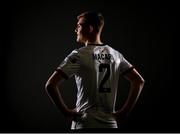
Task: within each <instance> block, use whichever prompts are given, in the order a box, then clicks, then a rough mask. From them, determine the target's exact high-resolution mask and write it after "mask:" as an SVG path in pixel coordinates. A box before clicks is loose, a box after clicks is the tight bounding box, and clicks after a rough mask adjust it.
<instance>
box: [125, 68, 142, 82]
mask: <svg viewBox="0 0 180 134" xmlns="http://www.w3.org/2000/svg"><path fill="white" fill-rule="evenodd" d="M124 77H125V78H126V79H127V80H128V81H130V82H131V83H144V79H143V77H142V76H141V75H140V74H139V73H138V71H137V70H136V69H135V68H133V69H131V70H130V71H129V72H127V73H126V74H124Z"/></svg>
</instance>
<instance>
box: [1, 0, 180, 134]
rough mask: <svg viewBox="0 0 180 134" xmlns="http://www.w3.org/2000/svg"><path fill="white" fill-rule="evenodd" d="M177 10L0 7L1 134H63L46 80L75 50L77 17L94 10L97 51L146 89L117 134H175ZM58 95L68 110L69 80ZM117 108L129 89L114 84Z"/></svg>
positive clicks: (137, 5)
mask: <svg viewBox="0 0 180 134" xmlns="http://www.w3.org/2000/svg"><path fill="white" fill-rule="evenodd" d="M176 5H177V3H173V2H172V1H171V2H169V1H168V2H165V1H163V2H160V1H151V2H135V1H134V2H132V3H126V2H120V3H117V2H112V1H111V2H110V1H109V2H105V1H97V2H95V1H92V0H86V1H74V2H72V1H59V2H40V3H36V2H32V1H26V2H25V3H24V2H13V3H10V2H4V3H2V5H1V29H2V30H1V33H2V36H1V37H2V39H1V45H0V63H1V64H0V73H1V81H0V84H1V88H0V105H1V107H0V111H1V112H0V123H1V124H0V132H68V130H69V128H70V125H71V123H70V122H69V121H67V120H66V119H65V118H64V117H63V116H62V114H61V113H60V112H59V111H58V110H57V108H56V107H55V106H54V105H53V104H52V103H51V102H50V100H49V98H48V96H47V94H46V92H45V89H44V86H45V83H46V81H47V79H48V77H49V76H50V75H51V74H52V73H53V71H54V69H55V68H56V67H57V66H58V65H59V64H60V63H61V61H62V60H63V59H64V58H65V57H66V56H67V55H68V54H69V53H70V52H71V51H72V50H73V49H75V48H77V47H80V46H78V45H77V43H76V41H75V39H76V36H75V33H74V29H75V27H76V21H77V20H76V16H77V15H79V14H80V13H81V12H84V11H86V10H98V11H100V12H102V14H103V15H104V17H105V27H104V30H103V34H102V40H103V42H104V43H107V44H109V45H110V46H112V47H113V48H115V49H117V50H118V51H120V52H121V53H122V54H123V55H124V56H125V57H126V58H127V59H128V60H129V61H130V62H131V63H132V64H133V65H134V66H135V67H136V69H137V70H138V71H139V72H140V73H141V74H142V76H143V77H144V79H145V81H146V83H145V86H144V90H143V91H142V94H141V95H140V98H139V100H138V102H137V105H136V107H135V108H134V109H133V111H132V113H131V115H130V116H129V118H128V119H127V120H125V121H123V122H122V123H119V125H120V128H119V129H118V130H117V131H118V132H180V127H179V123H176V122H177V121H179V119H180V118H179V110H178V107H179V102H178V100H179V98H178V90H179V88H178V87H176V86H175V85H178V84H176V81H175V76H176V75H175V73H176V71H177V66H175V65H176V63H177V61H176V60H175V54H176V53H175V48H174V47H175V45H176V37H177V35H176V27H177V22H176V19H177V11H176V10H177V8H176ZM62 88H63V89H64V90H63V91H62V93H63V96H64V99H65V100H66V103H67V105H68V106H69V107H71V108H73V106H74V104H75V100H76V98H75V93H76V85H75V83H74V79H73V78H72V79H70V80H69V81H66V82H65V83H64V84H63V85H62ZM119 89H120V90H119V92H118V100H117V108H119V107H120V106H121V105H122V103H123V100H124V99H125V97H126V94H127V92H128V91H127V89H128V83H127V81H125V80H124V79H120V85H119Z"/></svg>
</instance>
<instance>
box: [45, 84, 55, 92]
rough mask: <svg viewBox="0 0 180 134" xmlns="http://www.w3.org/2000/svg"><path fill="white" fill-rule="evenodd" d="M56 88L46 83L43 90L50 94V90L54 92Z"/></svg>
mask: <svg viewBox="0 0 180 134" xmlns="http://www.w3.org/2000/svg"><path fill="white" fill-rule="evenodd" d="M55 88H56V86H54V85H53V84H52V83H50V82H46V84H45V90H46V92H47V93H50V92H51V91H52V90H54V89H55Z"/></svg>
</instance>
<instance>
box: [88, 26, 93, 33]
mask: <svg viewBox="0 0 180 134" xmlns="http://www.w3.org/2000/svg"><path fill="white" fill-rule="evenodd" d="M93 30H94V28H93V26H91V25H90V26H89V33H92V32H93Z"/></svg>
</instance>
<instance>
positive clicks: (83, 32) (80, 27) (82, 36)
mask: <svg viewBox="0 0 180 134" xmlns="http://www.w3.org/2000/svg"><path fill="white" fill-rule="evenodd" d="M75 32H76V34H77V38H76V41H77V42H79V43H85V42H86V41H87V40H88V36H87V35H88V33H89V30H88V25H87V24H85V20H84V18H83V17H81V18H79V20H78V22H77V27H76V29H75Z"/></svg>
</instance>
